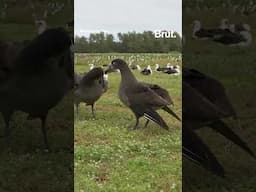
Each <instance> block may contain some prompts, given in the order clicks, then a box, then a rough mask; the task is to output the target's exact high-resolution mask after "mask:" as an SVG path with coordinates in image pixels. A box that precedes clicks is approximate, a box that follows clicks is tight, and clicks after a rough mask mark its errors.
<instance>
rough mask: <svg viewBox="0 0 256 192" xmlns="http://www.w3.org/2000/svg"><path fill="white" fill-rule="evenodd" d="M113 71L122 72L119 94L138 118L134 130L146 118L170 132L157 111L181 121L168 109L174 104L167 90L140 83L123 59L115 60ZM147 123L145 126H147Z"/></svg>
mask: <svg viewBox="0 0 256 192" xmlns="http://www.w3.org/2000/svg"><path fill="white" fill-rule="evenodd" d="M112 69H119V70H120V72H121V83H120V86H119V92H118V93H119V98H120V100H121V101H122V103H124V105H126V106H127V107H129V108H130V109H131V110H132V112H133V113H134V115H135V117H136V123H135V125H134V127H133V129H136V128H137V126H138V124H139V119H140V118H141V117H142V116H144V117H145V118H146V119H147V120H151V121H153V122H154V123H156V124H158V125H160V126H161V127H162V128H164V129H167V130H168V129H169V128H168V126H167V124H166V123H165V121H164V120H163V119H162V117H161V116H160V115H159V114H158V113H157V112H156V110H157V109H163V110H165V111H166V112H168V113H170V114H171V115H173V116H174V117H175V118H176V119H178V120H180V118H179V117H178V116H177V115H176V114H175V113H174V112H173V111H172V110H171V109H170V108H169V107H168V105H170V104H172V103H173V102H172V100H171V98H170V96H169V94H168V92H167V91H166V90H164V89H163V88H161V87H160V86H158V85H152V84H146V83H142V82H139V81H138V80H137V79H136V78H135V76H134V75H133V73H132V72H131V70H130V69H129V67H128V65H127V64H126V62H125V61H124V60H122V59H115V60H113V61H112V62H111V65H110V66H109V70H110V71H111V70H112ZM107 72H108V70H107ZM147 123H148V122H147ZM147 123H146V125H145V126H147Z"/></svg>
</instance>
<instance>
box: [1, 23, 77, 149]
mask: <svg viewBox="0 0 256 192" xmlns="http://www.w3.org/2000/svg"><path fill="white" fill-rule="evenodd" d="M70 45H71V40H70V37H69V35H68V34H67V33H66V31H64V30H63V29H62V28H55V29H49V30H46V31H45V32H43V33H42V34H40V35H38V36H37V37H36V38H35V39H33V40H32V41H30V42H29V43H27V45H26V46H24V48H22V49H21V50H19V51H18V53H17V55H16V56H15V58H14V59H13V60H11V59H8V61H11V63H9V64H8V65H5V64H1V66H2V65H3V66H5V68H6V70H5V71H6V74H5V78H1V82H0V112H1V113H2V116H3V119H4V122H5V128H4V131H5V137H6V140H7V141H8V142H9V140H10V135H11V127H10V120H11V117H12V114H13V113H14V112H15V111H23V112H25V113H27V114H28V115H29V116H28V119H33V118H40V119H41V122H42V126H41V128H42V133H43V138H44V144H45V148H46V149H49V145H48V141H47V131H46V130H47V129H46V119H47V115H48V112H49V110H50V109H52V108H53V107H54V106H56V104H57V103H58V102H59V101H60V100H61V99H62V98H63V96H64V95H65V94H66V93H67V91H68V90H69V88H70V87H69V83H70V80H71V79H72V78H73V77H72V70H73V65H72V62H73V60H72V59H71V58H72V56H71V54H72V53H71V51H70ZM10 57H13V55H8V56H7V57H6V58H10Z"/></svg>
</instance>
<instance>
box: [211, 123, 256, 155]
mask: <svg viewBox="0 0 256 192" xmlns="http://www.w3.org/2000/svg"><path fill="white" fill-rule="evenodd" d="M208 126H209V127H211V128H212V129H213V130H215V131H217V132H218V133H220V134H221V135H223V136H224V137H226V138H227V139H229V140H231V141H232V142H233V143H235V144H237V145H238V146H240V147H241V148H242V149H244V150H245V151H246V152H247V153H249V154H250V155H251V156H252V157H253V158H254V159H256V156H255V154H254V153H253V152H252V150H251V149H250V148H249V147H248V145H247V144H246V143H245V142H244V141H243V140H242V139H241V138H240V137H239V136H238V135H237V134H235V133H234V132H233V131H232V130H231V129H230V128H229V127H228V126H227V125H226V123H224V122H223V121H222V120H218V121H215V122H213V123H211V124H209V125H208Z"/></svg>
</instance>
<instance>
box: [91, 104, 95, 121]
mask: <svg viewBox="0 0 256 192" xmlns="http://www.w3.org/2000/svg"><path fill="white" fill-rule="evenodd" d="M91 108H92V116H93V118H94V119H95V113H94V103H93V104H92V105H91Z"/></svg>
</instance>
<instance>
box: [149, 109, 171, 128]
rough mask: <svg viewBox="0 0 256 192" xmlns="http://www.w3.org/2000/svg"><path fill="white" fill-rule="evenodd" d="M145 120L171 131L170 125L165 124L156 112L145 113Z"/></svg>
mask: <svg viewBox="0 0 256 192" xmlns="http://www.w3.org/2000/svg"><path fill="white" fill-rule="evenodd" d="M144 116H145V118H147V119H148V120H151V121H153V122H154V123H156V124H158V125H160V126H161V127H162V128H164V129H166V130H169V127H168V125H167V124H166V123H165V121H164V120H163V119H162V117H161V116H160V115H159V114H158V113H157V112H156V111H154V110H151V109H150V110H146V111H145V112H144Z"/></svg>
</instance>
